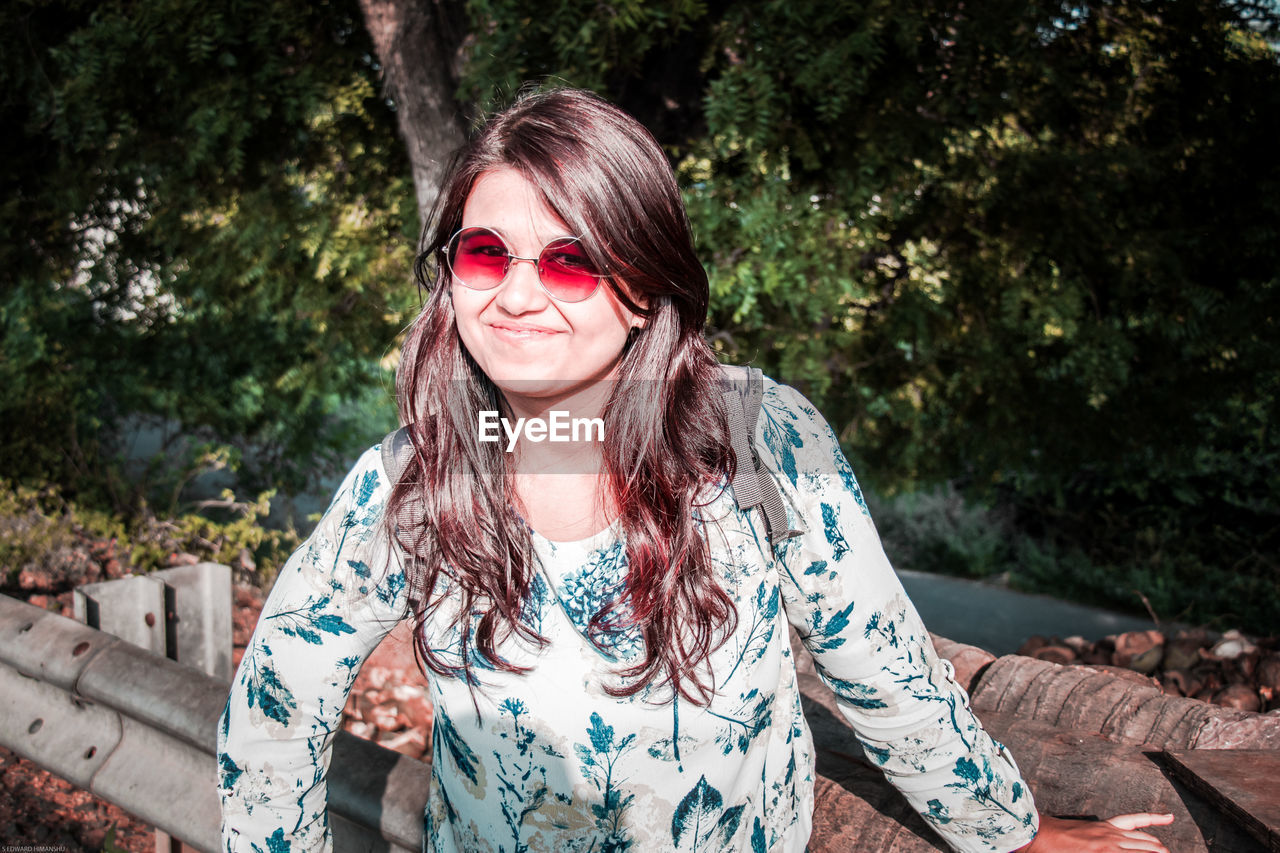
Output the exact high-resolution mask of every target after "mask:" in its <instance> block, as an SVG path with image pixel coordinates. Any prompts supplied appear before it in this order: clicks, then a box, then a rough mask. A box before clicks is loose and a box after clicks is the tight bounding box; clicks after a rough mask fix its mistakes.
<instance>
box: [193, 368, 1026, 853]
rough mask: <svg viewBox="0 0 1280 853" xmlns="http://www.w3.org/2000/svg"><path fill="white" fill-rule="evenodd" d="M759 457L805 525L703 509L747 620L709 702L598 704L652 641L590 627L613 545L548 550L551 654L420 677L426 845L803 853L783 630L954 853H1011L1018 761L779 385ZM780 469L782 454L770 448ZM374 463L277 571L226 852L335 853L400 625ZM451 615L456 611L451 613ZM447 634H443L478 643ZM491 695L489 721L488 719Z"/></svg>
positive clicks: (654, 693)
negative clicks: (330, 806)
mask: <svg viewBox="0 0 1280 853" xmlns="http://www.w3.org/2000/svg"><path fill="white" fill-rule="evenodd" d="M757 447H759V448H761V449H762V458H763V461H764V463H765V465H766V466H767V467H768V468H770V470H771V472H772V473H773V475H774V477H775V479H776V480H777V481H778V484H779V486H780V488H781V490H782V492H783V497H784V503H786V504H787V513H788V520H789V521H790V526H791V527H792V528H793V529H801V530H803V531H804V532H803V533H802V534H801V535H799V536H797V537H794V538H791V539H789V540H786V541H785V542H783V543H781V544H780V545H779V546H778V548H777V550H776V556H775V551H774V550H773V549H771V548H770V547H769V544H768V540H767V538H766V536H765V534H764V531H763V529H762V524H761V520H760V518H759V516H758V515H757V514H755V513H754V512H743V511H741V510H739V509H738V508H737V506H736V505H735V503H734V500H733V496H732V493H731V492H730V491H729V489H728V487H727V486H726V487H725V488H723V489H721V490H719V494H718V496H716V497H714V499H712V500H711V501H710V503H709V504H708V505H706V506H705V507H704V508H703V509H702V510H700V515H699V521H700V523H701V525H702V526H703V529H704V530H705V531H706V533H707V536H708V539H709V541H710V543H711V548H712V556H713V560H714V563H715V565H716V566H717V567H718V568H719V570H720V573H721V577H722V580H723V584H724V589H725V590H726V591H727V592H728V593H729V595H730V596H731V598H732V599H733V601H734V604H735V606H736V608H737V613H738V620H737V627H736V630H735V631H734V633H733V634H732V635H731V636H730V638H729V640H728V641H727V642H726V643H724V644H723V645H722V646H721V647H720V648H719V649H718V650H717V651H716V652H714V654H713V655H712V659H711V663H712V665H713V671H714V672H715V673H716V687H717V690H716V695H715V697H714V699H713V701H712V702H711V704H710V706H709V707H700V706H698V705H695V704H691V703H689V702H686V701H684V700H682V699H681V700H677V701H672V697H671V694H670V690H669V688H662V689H658V688H652V689H649V690H645V691H641V692H640V693H638V694H636V695H635V696H631V697H624V698H615V697H613V696H610V695H609V694H608V693H607V692H606V691H605V688H606V687H607V686H609V685H611V684H612V685H616V684H618V683H619V681H618V677H617V675H616V672H617V670H618V669H619V668H621V667H622V666H625V665H626V664H627V663H629V662H631V661H633V660H635V659H636V656H637V655H638V654H639V653H640V651H641V648H642V645H641V644H642V639H641V637H640V636H638V635H637V634H636V633H634V632H628V631H619V632H615V633H613V634H610V635H607V636H605V637H603V638H601V637H599V636H597V637H596V642H595V643H593V642H591V641H589V640H588V639H587V637H586V634H587V631H586V629H587V624H588V622H589V620H590V619H591V616H592V615H593V614H594V613H595V612H596V611H597V610H598V609H599V608H600V606H601V604H602V602H605V601H606V600H608V599H609V597H610V596H615V595H617V594H618V590H619V588H620V585H621V584H622V583H623V582H624V580H625V576H626V565H625V563H626V557H625V548H624V547H623V545H622V543H621V542H619V540H618V538H617V536H616V535H615V531H614V530H613V529H608V530H605V531H602V532H601V533H599V534H597V535H595V536H593V537H591V538H589V539H586V540H583V541H579V542H551V541H549V540H547V539H545V538H543V537H541V536H539V535H537V534H536V533H535V534H534V535H533V547H534V552H535V554H536V556H537V558H538V559H537V562H538V563H539V564H540V574H539V575H538V576H537V579H536V582H535V583H534V584H533V590H532V594H531V596H530V600H529V601H528V602H527V607H526V618H527V619H528V620H529V622H530V623H532V625H533V627H535V628H536V629H537V630H538V631H539V632H540V633H541V634H542V635H543V636H544V637H546V638H547V640H548V641H549V642H548V643H547V645H546V646H545V647H543V648H541V649H538V648H535V647H529V646H527V645H525V644H523V643H522V642H521V641H519V640H517V639H513V640H510V641H508V643H507V645H506V646H504V647H502V649H501V650H502V652H503V654H504V655H505V656H506V657H507V659H508V660H510V661H512V662H513V663H516V664H518V665H522V666H527V667H529V668H530V669H529V671H528V672H526V673H523V674H514V673H508V672H498V671H494V670H492V669H484V668H483V664H482V662H478V661H477V662H475V665H476V666H477V669H476V670H475V671H476V673H477V675H478V678H479V681H480V682H481V684H480V685H479V686H478V687H476V689H475V690H474V691H473V690H472V689H471V688H470V687H469V686H468V685H467V684H466V683H465V682H464V681H463V680H462V679H461V678H449V677H440V676H437V675H435V674H431V675H429V676H428V680H429V682H430V688H431V697H432V700H433V702H434V705H435V722H434V731H433V734H432V737H433V758H434V760H433V766H432V789H431V792H430V797H429V801H428V806H427V813H426V815H425V816H424V820H425V835H424V848H425V849H427V850H431V851H493V853H523V851H539V850H560V851H566V853H570V851H573V852H574V853H576V852H577V851H582V852H583V853H585V851H624V850H634V851H660V850H690V851H692V850H708V851H712V850H714V851H721V850H734V851H752V853H757V851H766V850H784V851H802V850H804V848H805V844H806V842H807V841H808V838H809V833H810V827H811V822H812V813H813V782H814V775H813V774H814V770H813V767H814V754H813V743H812V737H811V735H810V733H809V729H808V726H807V725H806V723H805V719H804V715H803V713H802V711H801V705H800V691H799V688H798V685H797V678H796V668H795V662H794V661H793V660H792V656H791V650H790V644H789V639H788V631H787V623H788V622H790V623H791V625H793V626H795V628H796V630H797V631H798V633H799V635H800V636H801V637H802V638H803V640H804V643H805V645H806V646H807V647H808V649H809V651H810V652H811V653H812V654H813V658H814V661H815V663H816V664H817V669H818V672H819V674H820V675H821V677H822V679H823V680H824V681H825V682H826V684H827V685H828V686H829V687H830V688H831V689H832V690H833V691H834V692H835V695H836V698H837V703H838V706H839V707H840V709H841V711H842V712H843V714H844V716H845V717H846V718H847V719H848V721H849V723H850V724H851V725H852V726H853V728H854V730H855V731H856V733H857V738H858V740H859V741H860V742H861V744H862V746H863V748H864V750H865V752H866V755H867V756H868V757H869V758H870V759H871V760H872V761H874V762H875V763H876V764H878V765H879V766H880V767H881V768H882V769H883V770H884V773H885V775H886V776H887V777H888V779H889V781H890V782H892V783H893V784H894V785H895V786H896V787H897V788H898V789H899V790H900V791H902V793H903V794H904V795H905V796H906V797H907V799H908V800H909V801H910V803H911V804H912V805H913V806H914V807H915V808H916V809H917V810H918V811H919V812H920V813H921V814H922V815H923V816H924V818H925V819H926V820H927V821H928V822H929V823H930V824H931V825H932V826H933V828H934V829H936V830H937V831H938V833H939V834H940V835H941V836H942V837H943V838H944V839H945V840H946V841H947V842H948V843H949V844H950V845H951V846H952V847H954V848H955V849H957V850H965V851H969V850H974V851H977V850H984V851H985V850H1011V849H1014V848H1017V847H1019V846H1021V845H1023V844H1026V843H1027V842H1028V841H1030V840H1031V838H1032V837H1033V836H1034V834H1035V832H1036V830H1037V827H1038V818H1037V813H1036V810H1035V807H1034V805H1033V803H1032V798H1031V795H1030V792H1029V791H1028V790H1027V787H1026V785H1025V783H1024V782H1023V781H1022V778H1021V776H1020V775H1019V772H1018V770H1017V767H1016V765H1015V764H1014V762H1013V759H1012V758H1011V757H1010V756H1009V755H1008V753H1007V752H1006V751H1005V750H1004V748H1003V747H1002V746H1001V745H1000V744H998V743H996V742H994V741H993V740H992V739H991V738H990V737H989V736H988V735H987V733H986V732H985V731H983V729H982V728H981V726H980V725H979V723H978V721H977V720H976V719H975V718H974V716H973V714H972V713H971V711H970V709H969V705H968V697H967V696H966V695H965V693H964V691H963V690H962V689H961V688H960V687H959V686H958V685H957V684H956V683H955V681H954V680H953V678H952V670H951V666H950V664H949V663H948V662H946V661H945V660H942V659H940V658H939V657H938V656H937V654H936V653H935V651H934V649H933V646H932V644H931V643H930V641H929V638H928V634H927V633H926V632H925V628H924V626H923V625H922V624H921V622H920V618H919V617H918V616H917V614H916V611H915V609H914V607H913V606H912V605H911V602H910V601H909V600H908V599H907V597H906V595H905V594H904V593H903V590H902V587H901V585H900V584H899V582H898V580H897V577H896V576H895V575H894V573H893V569H892V568H891V567H890V565H889V562H888V560H887V559H886V558H885V555H884V552H883V551H882V549H881V547H880V541H879V538H878V536H877V535H876V532H875V528H874V527H873V525H872V522H871V518H870V515H869V514H868V512H867V507H866V504H865V502H864V501H863V499H862V494H861V491H860V490H859V488H858V484H857V482H856V481H855V479H854V475H853V472H852V471H851V470H850V468H849V465H848V463H847V462H846V460H845V457H844V455H843V453H842V452H841V451H840V448H839V445H838V443H837V442H836V439H835V436H834V434H833V433H832V431H831V429H830V427H828V426H827V424H826V422H825V421H824V420H823V419H822V417H821V416H820V415H818V413H817V412H816V411H815V410H814V409H813V407H812V406H811V405H810V404H809V402H808V401H807V400H805V399H804V398H803V397H802V396H801V395H800V394H799V393H798V392H796V391H795V390H794V389H791V388H789V387H786V386H782V385H777V384H775V383H773V382H771V381H768V380H766V384H765V396H764V406H763V409H762V411H761V415H760V423H759V427H758V434H757ZM764 451H767V452H764ZM388 491H389V484H388V483H387V477H386V473H385V472H384V470H383V467H382V463H381V459H380V454H379V452H378V450H377V448H375V449H373V450H370V451H369V452H367V453H365V454H364V456H362V457H361V459H360V461H359V462H358V463H357V464H356V466H355V468H354V469H352V471H351V472H350V474H348V476H347V478H346V480H345V482H344V483H343V484H342V486H341V488H340V489H339V491H338V493H337V496H336V497H335V499H334V501H333V503H332V505H331V506H330V507H329V510H328V511H327V513H326V514H325V516H324V517H323V519H322V520H321V522H320V524H319V525H318V526H317V528H316V530H315V532H314V533H313V534H312V535H311V537H310V539H309V540H308V541H307V542H306V544H305V545H304V546H303V547H301V548H300V549H299V550H298V551H297V552H296V553H295V554H294V555H293V556H292V557H291V558H290V560H289V561H288V563H287V564H286V566H285V567H284V568H283V569H282V570H281V573H280V576H279V577H278V579H277V580H276V584H275V586H274V588H273V589H272V591H271V594H270V596H269V598H268V599H267V603H266V606H265V608H264V610H263V612H262V617H261V620H260V621H259V623H258V627H257V630H256V632H255V633H254V636H253V640H252V641H251V643H250V646H249V648H248V649H247V651H246V654H245V656H244V659H243V661H242V662H241V664H240V668H239V670H238V672H237V673H236V676H235V680H234V685H233V688H232V692H231V696H230V698H229V701H228V703H227V708H226V711H225V712H224V714H223V717H222V721H221V724H220V727H219V738H218V751H219V755H218V759H219V762H220V792H221V796H222V805H223V837H224V845H225V849H226V850H228V851H262V853H284V851H299V850H308V851H310V850H326V849H329V848H330V847H331V840H330V835H329V828H328V820H327V815H326V810H325V795H326V789H325V774H326V772H327V770H328V765H329V746H330V744H331V741H332V738H333V734H334V732H335V731H337V729H338V728H339V724H340V715H341V711H342V707H343V705H344V703H345V700H346V696H347V692H348V691H349V690H350V688H351V684H352V682H353V680H354V679H355V676H356V673H357V671H358V670H359V669H360V666H361V664H362V663H363V661H364V659H365V658H366V656H367V655H368V654H369V653H370V652H371V651H372V650H373V648H374V647H375V646H376V645H377V644H378V642H379V641H380V640H381V639H382V637H383V636H384V635H385V634H386V633H387V632H388V631H389V630H390V629H391V628H392V627H393V626H394V624H395V623H396V622H397V621H398V620H399V619H401V618H402V617H403V615H404V613H405V611H406V607H407V604H406V599H407V593H406V581H405V575H404V573H403V571H402V569H401V568H400V563H399V559H398V555H395V554H392V553H391V548H390V546H389V544H388V537H387V536H386V535H385V533H383V528H382V527H381V520H382V510H383V505H384V502H385V500H386V498H387V495H388ZM441 616H442V617H443V616H447V614H441ZM446 624H447V622H446V620H443V619H437V620H435V621H433V622H432V623H430V624H428V625H427V626H426V630H427V637H428V641H429V642H430V643H431V646H432V648H435V649H437V650H438V651H439V652H440V653H441V654H442V655H446V656H447V655H449V654H450V653H451V652H455V653H456V651H457V649H458V648H459V647H460V643H459V638H458V636H457V635H456V632H453V633H451V632H450V631H449V630H448V629H447V628H446V627H445V626H446ZM473 700H474V704H473Z"/></svg>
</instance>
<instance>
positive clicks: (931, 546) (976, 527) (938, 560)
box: [867, 483, 1018, 578]
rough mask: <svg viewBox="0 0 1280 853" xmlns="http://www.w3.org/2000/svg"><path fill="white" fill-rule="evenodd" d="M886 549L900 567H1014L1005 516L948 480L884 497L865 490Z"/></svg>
mask: <svg viewBox="0 0 1280 853" xmlns="http://www.w3.org/2000/svg"><path fill="white" fill-rule="evenodd" d="M867 501H868V506H869V507H870V509H871V515H872V517H873V518H874V519H875V521H876V530H877V531H878V532H879V534H880V542H881V544H882V545H884V549H885V553H886V554H888V555H889V558H890V559H891V560H892V561H893V564H894V565H895V566H897V567H899V568H903V569H915V570H917V571H926V572H938V573H941V574H948V575H959V576H961V577H970V578H990V577H993V576H995V575H999V574H1002V573H1004V572H1011V571H1014V570H1016V569H1017V566H1018V563H1017V559H1016V557H1017V554H1016V551H1017V547H1018V542H1017V541H1015V539H1016V537H1017V533H1016V531H1015V529H1014V527H1013V525H1012V524H1011V523H1010V519H1009V518H1008V517H1007V515H1002V514H1001V513H999V512H996V511H993V510H990V509H988V508H986V507H983V506H981V505H975V504H971V503H968V502H966V501H965V499H964V497H963V495H961V494H960V493H959V492H958V491H956V488H955V486H954V485H952V484H949V483H948V484H945V485H943V486H940V487H938V488H935V489H931V490H928V491H922V492H908V493H903V494H898V495H894V496H893V497H888V498H883V497H879V496H877V495H875V494H874V493H871V492H868V493H867Z"/></svg>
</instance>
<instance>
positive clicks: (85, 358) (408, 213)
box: [0, 0, 417, 503]
mask: <svg viewBox="0 0 1280 853" xmlns="http://www.w3.org/2000/svg"><path fill="white" fill-rule="evenodd" d="M0 45H2V46H0V51H2V54H3V57H4V59H3V62H0V84H2V85H3V90H4V95H3V106H0V122H3V124H4V126H5V128H6V132H5V134H4V139H3V142H0V146H2V148H0V153H2V156H3V158H4V162H5V168H4V170H3V178H2V179H0V180H3V193H2V195H0V198H2V199H3V201H0V329H2V335H3V344H2V345H0V346H2V347H3V361H2V362H0V454H2V458H0V467H3V468H4V470H5V471H6V473H7V474H8V475H10V476H21V477H28V478H30V477H37V476H44V477H49V478H52V479H54V480H56V481H59V482H61V483H62V484H63V485H64V486H66V487H69V488H71V489H72V490H73V492H74V490H77V489H82V490H83V489H89V490H92V489H95V488H96V489H102V488H106V487H110V486H111V484H113V483H116V482H117V481H116V480H115V478H113V477H112V476H110V475H109V472H108V468H109V464H108V463H109V461H110V460H111V458H112V456H113V454H114V453H115V452H116V450H118V446H117V445H118V439H119V427H120V425H121V422H122V418H124V417H126V416H130V415H133V416H137V415H152V416H157V417H161V418H167V419H171V420H172V421H174V422H177V423H179V424H181V425H182V426H183V427H184V428H185V429H186V430H187V431H188V432H190V433H192V434H197V435H200V434H203V435H206V436H207V437H213V438H217V439H219V440H223V441H235V442H237V443H239V444H242V445H249V444H252V445H254V446H256V447H258V448H260V449H261V450H262V451H263V452H262V453H260V454H258V455H257V456H256V457H255V458H256V459H257V460H258V463H259V464H260V466H261V467H262V469H263V472H264V473H265V472H271V473H272V474H273V475H274V476H277V477H278V476H281V475H282V474H287V473H289V469H290V465H289V464H288V463H297V464H298V465H301V466H304V467H306V466H307V463H308V461H309V460H311V459H313V458H314V456H315V454H316V453H317V452H319V451H321V450H323V449H326V447H327V445H329V444H331V442H332V440H333V438H334V436H333V429H334V421H333V417H332V415H333V411H334V408H335V403H336V401H337V400H339V399H341V398H349V397H351V396H352V395H355V394H357V393H359V392H360V391H361V389H365V388H367V387H368V386H369V384H370V379H371V374H377V373H378V369H377V363H378V360H379V359H380V358H382V357H383V356H384V355H385V354H386V353H388V352H389V351H390V348H391V346H392V344H393V340H394V336H395V334H396V330H397V328H398V326H399V325H400V323H401V322H402V320H403V317H404V316H405V314H404V312H405V310H406V309H407V308H412V307H413V305H415V304H416V298H415V297H414V295H413V294H412V289H411V288H407V287H406V283H407V281H408V276H407V270H408V265H409V259H410V256H411V252H412V246H413V241H414V237H415V235H416V230H417V217H416V210H415V207H414V204H413V192H412V187H411V185H410V184H409V179H408V170H407V168H406V163H405V160H404V157H403V154H402V152H401V150H400V148H399V146H397V145H396V143H395V138H394V121H393V119H392V112H391V110H390V109H389V108H388V105H387V103H386V101H385V99H384V98H383V97H382V96H381V95H380V93H379V91H378V81H377V76H376V71H375V70H374V68H373V66H374V60H373V58H372V56H371V51H370V47H369V44H368V41H367V36H366V35H365V32H364V30H363V28H362V27H361V25H360V17H359V9H358V7H357V6H356V5H355V4H354V3H342V2H336V3H330V2H326V3H319V4H315V3H309V2H287V0H286V2H272V3H267V4H243V3H234V2H233V3H228V2H213V3H208V2H191V0H136V2H125V0H119V2H108V3H96V2H95V3H88V2H77V0H67V2H46V0H27V2H17V3H11V4H7V5H6V6H5V8H4V11H3V12H0ZM362 440H363V441H367V437H365V438H364V439H362ZM295 479H296V478H295ZM117 498H119V499H121V500H122V502H124V503H127V502H128V501H129V495H128V494H127V490H125V491H124V492H119V491H118V494H117Z"/></svg>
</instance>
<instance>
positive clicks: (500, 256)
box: [449, 228, 511, 290]
mask: <svg viewBox="0 0 1280 853" xmlns="http://www.w3.org/2000/svg"><path fill="white" fill-rule="evenodd" d="M510 259H511V252H510V251H509V250H508V249H507V244H506V243H504V242H502V238H501V237H499V236H498V235H497V234H495V233H494V232H492V231H490V230H489V229H487V228H468V229H467V230H466V231H462V232H461V233H459V234H458V235H457V236H456V237H454V238H453V245H452V246H451V247H450V250H449V269H451V270H452V271H453V275H454V277H455V278H457V279H458V280H459V281H460V282H462V284H465V285H466V286H467V287H471V288H474V289H476V290H490V289H491V288H494V287H497V286H498V285H499V284H501V283H502V279H503V278H504V277H505V276H506V274H507V268H508V266H510V262H511V261H510Z"/></svg>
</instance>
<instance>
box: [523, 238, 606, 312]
mask: <svg viewBox="0 0 1280 853" xmlns="http://www.w3.org/2000/svg"><path fill="white" fill-rule="evenodd" d="M538 274H539V275H540V276H541V277H542V283H543V285H545V286H546V288H547V292H548V293H550V294H551V295H552V296H554V297H555V298H556V299H559V300H561V301H562V302H581V301H582V300H584V299H586V298H587V297H589V296H590V295H591V294H593V293H595V291H596V287H597V286H599V284H600V271H599V270H598V269H596V266H595V264H593V263H592V262H591V259H590V258H589V257H587V253H586V251H585V250H584V249H583V248H582V244H581V243H580V242H578V241H577V240H573V239H564V240H554V241H552V242H550V243H548V244H547V245H546V247H545V248H544V249H543V250H542V254H541V255H539V256H538Z"/></svg>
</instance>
